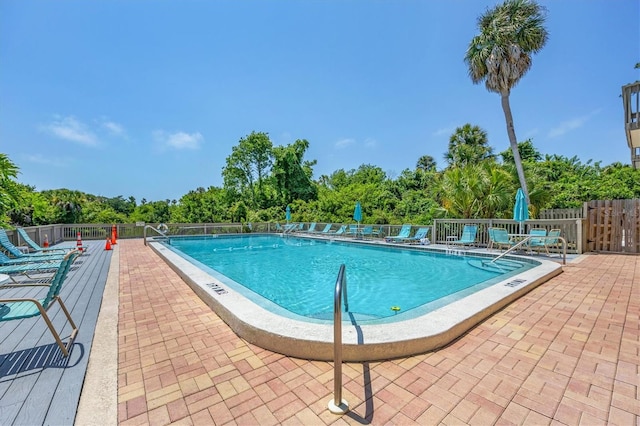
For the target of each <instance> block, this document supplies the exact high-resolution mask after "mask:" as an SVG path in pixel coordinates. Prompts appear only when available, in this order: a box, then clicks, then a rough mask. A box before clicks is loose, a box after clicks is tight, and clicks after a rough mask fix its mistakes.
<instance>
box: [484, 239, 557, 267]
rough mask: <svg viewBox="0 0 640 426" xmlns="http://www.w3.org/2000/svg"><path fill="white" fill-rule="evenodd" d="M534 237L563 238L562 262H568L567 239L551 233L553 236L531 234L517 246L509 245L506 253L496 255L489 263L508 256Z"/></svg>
mask: <svg viewBox="0 0 640 426" xmlns="http://www.w3.org/2000/svg"><path fill="white" fill-rule="evenodd" d="M532 238H544V239H549V238H554V239H558V240H561V241H562V264H563V265H566V264H567V240H565V239H564V238H563V237H557V236H555V235H551V236H549V235H529V236H527V237H526V238H525V239H524V240H522V241H520V242H518V244H516V245H515V246H513V247H509V249H508V250H507V251H505V252H504V253H502V254H501V255H500V256H498V257H496V258H495V259H493V260H492V261H491V262H489V263H494V262H495V261H496V260H498V259H500V258H502V257H504V256H506V255H507V254H509V253H510V252H512V251H514V250H515V249H517V248H519V247H520V246H522V245H524V243H526V242H528V241H529V240H531V239H532Z"/></svg>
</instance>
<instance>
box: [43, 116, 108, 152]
mask: <svg viewBox="0 0 640 426" xmlns="http://www.w3.org/2000/svg"><path fill="white" fill-rule="evenodd" d="M43 129H44V130H45V131H46V132H48V133H50V134H52V135H54V136H55V137H57V138H60V139H65V140H68V141H71V142H76V143H79V144H82V145H87V146H95V145H97V144H98V138H97V137H96V135H95V134H94V133H93V132H91V130H89V129H88V128H87V126H85V125H84V124H83V123H82V122H80V121H78V120H77V119H76V118H75V117H73V116H68V117H59V116H56V117H55V119H54V120H53V121H52V122H51V123H49V124H46V125H44V126H43Z"/></svg>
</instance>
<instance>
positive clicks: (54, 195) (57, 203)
mask: <svg viewBox="0 0 640 426" xmlns="http://www.w3.org/2000/svg"><path fill="white" fill-rule="evenodd" d="M42 195H43V196H44V197H45V198H47V199H48V200H49V202H50V203H51V204H52V205H53V207H54V208H55V217H54V223H80V222H81V218H82V208H83V206H84V205H85V204H86V203H87V201H88V200H87V194H85V193H84V192H81V191H75V190H70V189H66V188H62V189H52V190H47V191H42Z"/></svg>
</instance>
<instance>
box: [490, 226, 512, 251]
mask: <svg viewBox="0 0 640 426" xmlns="http://www.w3.org/2000/svg"><path fill="white" fill-rule="evenodd" d="M516 244H517V243H516V242H515V241H513V240H512V239H511V238H510V237H509V233H508V232H507V230H506V229H504V228H489V245H488V246H487V250H490V249H492V248H493V247H496V248H497V249H498V250H500V249H501V248H503V247H507V248H511V247H513V246H515V245H516Z"/></svg>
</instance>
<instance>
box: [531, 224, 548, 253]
mask: <svg viewBox="0 0 640 426" xmlns="http://www.w3.org/2000/svg"><path fill="white" fill-rule="evenodd" d="M529 236H531V238H529V241H527V245H528V247H529V250H531V251H532V252H533V250H535V251H537V252H538V253H540V251H541V250H542V249H545V250H546V248H545V242H546V238H535V237H546V236H547V230H546V229H544V228H533V229H531V230H530V231H529Z"/></svg>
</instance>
